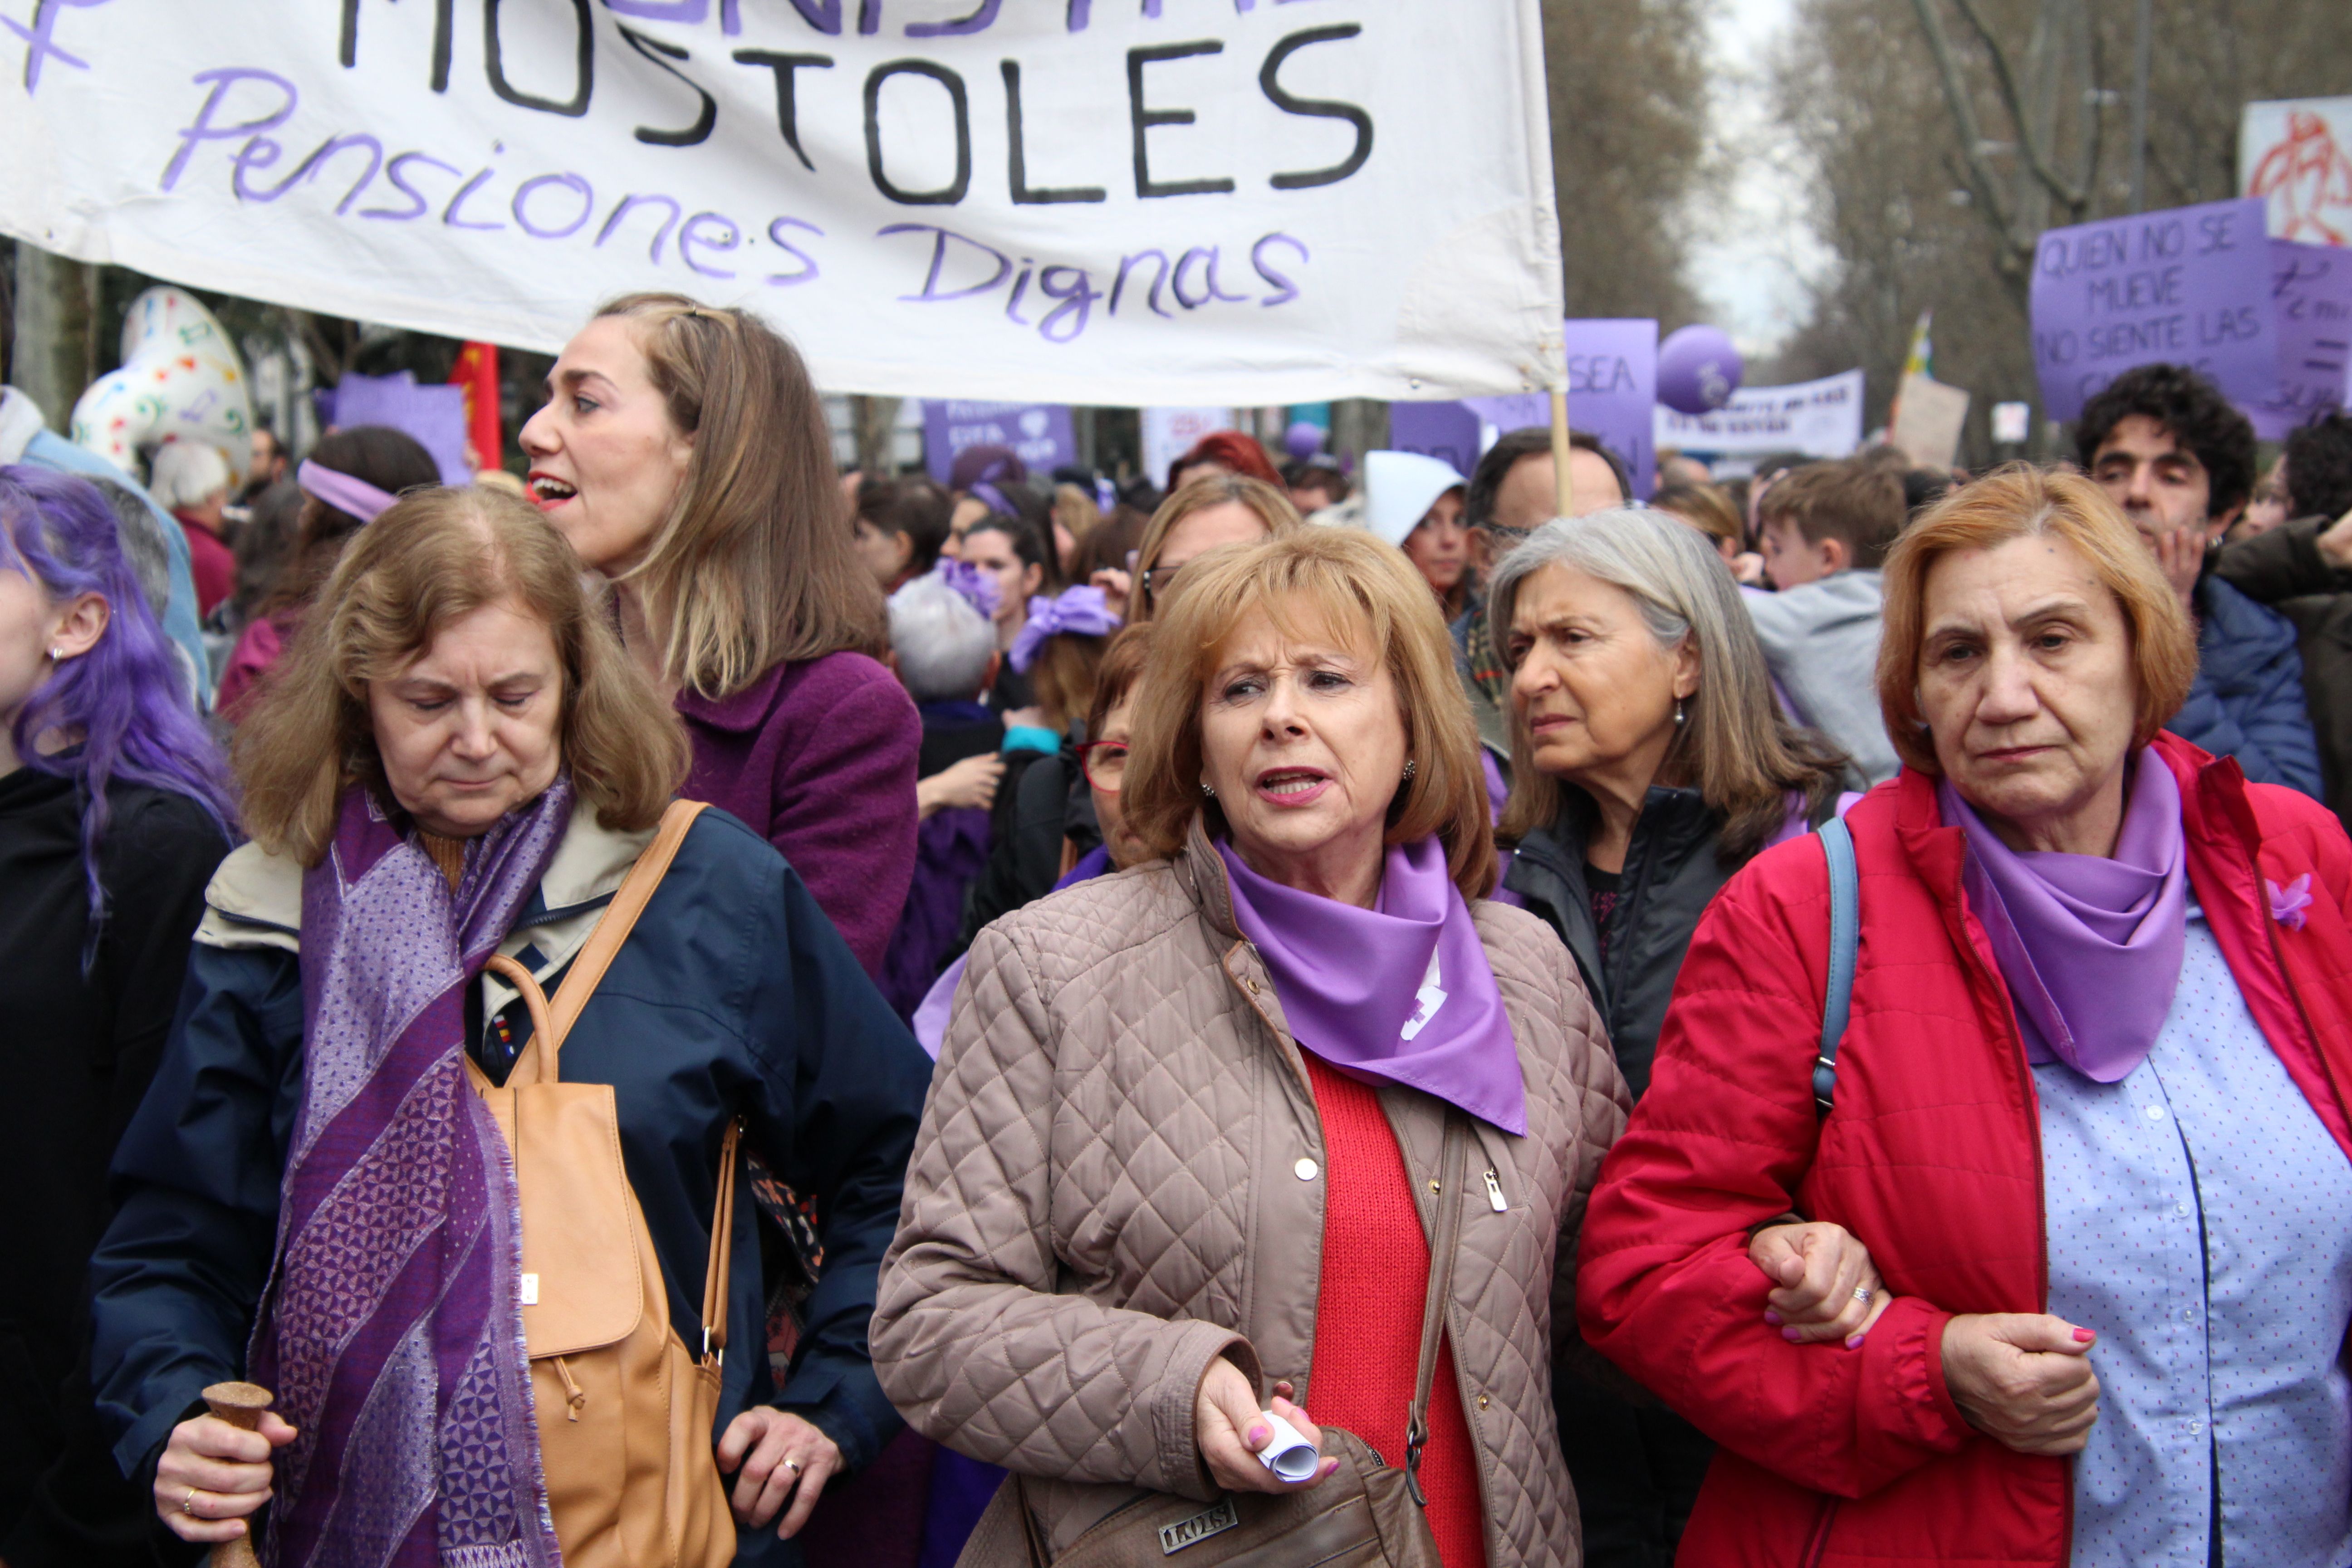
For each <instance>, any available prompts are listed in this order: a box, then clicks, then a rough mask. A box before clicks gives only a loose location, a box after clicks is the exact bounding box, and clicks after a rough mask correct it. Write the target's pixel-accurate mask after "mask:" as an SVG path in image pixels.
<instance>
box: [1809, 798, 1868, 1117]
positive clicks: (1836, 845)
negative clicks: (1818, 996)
mask: <svg viewBox="0 0 2352 1568" xmlns="http://www.w3.org/2000/svg"><path fill="white" fill-rule="evenodd" d="M1817 837H1820V839H1821V841H1822V855H1824V856H1825V857H1827V858H1828V860H1829V863H1830V983H1829V988H1828V990H1827V991H1826V992H1825V993H1824V994H1823V995H1822V1053H1821V1055H1820V1056H1819V1057H1817V1058H1814V1060H1813V1103H1814V1104H1815V1105H1816V1106H1817V1107H1819V1108H1820V1110H1821V1113H1822V1116H1824V1117H1826V1116H1828V1115H1829V1113H1830V1108H1831V1106H1832V1104H1833V1103H1834V1102H1835V1101H1836V1100H1837V1053H1838V1042H1839V1041H1840V1040H1842V1039H1843V1038H1844V1037H1845V1020H1846V1012H1847V1010H1848V1008H1849V1007H1851V1006H1852V1005H1853V963H1854V954H1855V952H1857V950H1858V949H1859V948H1860V947H1861V945H1862V872H1861V870H1860V868H1858V867H1856V866H1855V864H1854V858H1853V834H1851V833H1849V832H1847V831H1846V826H1845V819H1844V818H1843V817H1837V816H1832V817H1831V818H1830V819H1829V820H1828V821H1827V822H1824V823H1822V826H1821V831H1820V833H1819V834H1818V836H1817Z"/></svg>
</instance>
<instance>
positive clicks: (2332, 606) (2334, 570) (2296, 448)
mask: <svg viewBox="0 0 2352 1568" xmlns="http://www.w3.org/2000/svg"><path fill="white" fill-rule="evenodd" d="M2281 467H2282V468H2284V474H2283V475H2282V476H2281V478H2282V479H2284V486H2285V491H2286V515H2287V521H2285V522H2284V523H2282V524H2280V525H2279V526H2278V527H2276V528H2274V529H2272V530H2270V531H2267V532H2263V533H2258V534H2256V535H2254V536H2253V537H2252V538H2241V539H2239V540H2237V541H2236V542H2233V543H2231V545H2230V546H2229V548H2227V549H2225V550H2223V551H2222V552H2221V554H2220V558H2219V560H2218V562H2217V563H2216V564H2215V566H2214V568H2213V574H2214V575H2215V576H2217V577H2219V578H2220V579H2221V581H2222V582H2224V583H2226V584H2229V585H2230V586H2231V587H2232V588H2235V589H2237V590H2238V591H2239V592H2240V593H2242V594H2244V595H2246V596H2247V597H2249V598H2252V599H2254V600H2256V601H2257V602H2259V603H2261V604H2264V605H2271V606H2272V607H2273V608H2274V609H2276V610H2277V611H2278V612H2279V613H2280V614H2282V615H2284V616H2286V618H2287V619H2288V620H2290V621H2292V622H2293V623H2294V628H2295V631H2296V633H2297V634H2298V636H2299V637H2300V639H2301V642H2302V652H2303V695H2304V700H2305V703H2306V705H2307V707H2308V710H2309V712H2310V715H2311V728H2312V732H2313V734H2314V735H2315V737H2316V739H2317V740H2318V742H2319V771H2320V774H2321V776H2322V778H2323V779H2324V780H2325V781H2326V786H2327V796H2326V799H2327V804H2328V806H2329V808H2330V809H2331V810H2333V811H2334V812H2335V813H2336V816H2339V817H2341V818H2343V820H2344V822H2345V825H2346V826H2347V827H2348V828H2352V414H2344V413H2332V414H2325V415H2322V416H2319V417H2318V418H2316V419H2314V420H2313V421H2311V422H2310V423H2309V424H2307V425H2305V426H2303V427H2302V428H2301V429H2299V430H2297V431H2295V432H2294V434H2293V435H2291V436H2289V437H2287V438H2286V456H2285V458H2284V460H2283V461H2282V463H2281Z"/></svg>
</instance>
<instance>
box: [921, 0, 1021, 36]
mask: <svg viewBox="0 0 2352 1568" xmlns="http://www.w3.org/2000/svg"><path fill="white" fill-rule="evenodd" d="M1003 5H1004V0H980V8H979V9H978V10H976V11H974V12H972V14H971V16H960V17H958V18H957V19H956V20H954V21H952V22H909V23H908V24H907V37H910V38H943V37H955V36H957V35H960V34H963V33H979V32H985V31H986V30H987V28H988V26H989V24H990V23H992V22H993V21H995V20H996V13H997V12H998V11H999V10H1001V9H1002V8H1003Z"/></svg>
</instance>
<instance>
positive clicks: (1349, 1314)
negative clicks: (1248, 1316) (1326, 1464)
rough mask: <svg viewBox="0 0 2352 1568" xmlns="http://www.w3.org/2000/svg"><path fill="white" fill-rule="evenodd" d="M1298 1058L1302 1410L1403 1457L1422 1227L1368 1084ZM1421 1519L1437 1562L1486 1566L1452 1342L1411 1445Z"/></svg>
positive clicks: (1425, 1254) (1417, 1324)
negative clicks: (1304, 1132) (1317, 1218)
mask: <svg viewBox="0 0 2352 1568" xmlns="http://www.w3.org/2000/svg"><path fill="white" fill-rule="evenodd" d="M1300 1055H1301V1056H1302V1057H1304V1058H1306V1062H1307V1077H1308V1078H1309V1079H1312V1080H1313V1082H1314V1085H1315V1109H1316V1110H1317V1111H1318V1112H1319V1113H1320V1114H1321V1116H1322V1118H1323V1156H1324V1160H1325V1170H1324V1173H1323V1174H1324V1179H1325V1180H1326V1181H1328V1183H1329V1184H1330V1186H1329V1188H1328V1190H1327V1192H1326V1193H1325V1195H1324V1207H1323V1280H1322V1285H1321V1288H1320V1289H1319V1290H1318V1292H1317V1295H1316V1299H1315V1373H1314V1383H1313V1386H1312V1387H1311V1388H1310V1390H1309V1393H1310V1394H1311V1395H1312V1397H1313V1399H1314V1402H1315V1403H1314V1405H1313V1406H1312V1407H1311V1408H1310V1409H1309V1410H1308V1412H1307V1414H1308V1415H1310V1416H1312V1417H1313V1418H1314V1420H1315V1421H1316V1422H1317V1424H1318V1425H1322V1426H1339V1427H1343V1428H1345V1429H1346V1430H1348V1431H1349V1432H1353V1433H1354V1434H1355V1435H1356V1436H1359V1437H1361V1438H1362V1439H1363V1440H1364V1441H1365V1442H1367V1443H1370V1445H1371V1446H1372V1447H1373V1448H1374V1449H1375V1450H1377V1451H1378V1452H1379V1454H1380V1456H1381V1458H1383V1459H1386V1460H1387V1461H1388V1462H1389V1463H1390V1464H1391V1465H1397V1466H1402V1465H1403V1463H1404V1458H1405V1453H1404V1422H1405V1412H1406V1410H1407V1409H1408V1408H1409V1407H1410V1406H1411V1405H1412V1378H1413V1373H1415V1372H1417V1371H1419V1370H1420V1366H1419V1363H1420V1360H1421V1316H1422V1312H1423V1308H1424V1306H1425V1305H1426V1303H1427V1300H1428V1295H1429V1238H1428V1237H1425V1236H1423V1234H1422V1229H1421V1215H1420V1213H1419V1211H1417V1210H1416V1209H1415V1208H1414V1207H1413V1203H1412V1189H1411V1187H1410V1185H1409V1184H1408V1178H1407V1177H1406V1175H1405V1170H1404V1155H1403V1154H1402V1152H1399V1150H1398V1148H1397V1141H1396V1132H1395V1131H1394V1129H1392V1128H1391V1127H1390V1126H1389V1120H1388V1118H1387V1117H1386V1116H1385V1115H1383V1114H1382V1113H1381V1101H1380V1097H1379V1095H1378V1094H1377V1093H1376V1092H1374V1091H1373V1090H1372V1089H1370V1088H1369V1087H1367V1086H1366V1085H1364V1084H1360V1083H1359V1082H1357V1081H1356V1080H1355V1079H1351V1078H1349V1077H1348V1076H1347V1075H1346V1074H1344V1073H1341V1072H1339V1070H1338V1069H1336V1068H1331V1067H1328V1066H1326V1065H1325V1064H1324V1063H1323V1062H1321V1061H1319V1060H1318V1059H1317V1058H1315V1057H1314V1056H1313V1055H1312V1054H1310V1053H1307V1052H1301V1053H1300ZM1421 1485H1422V1489H1423V1491H1424V1492H1425V1493H1427V1494H1428V1497H1429V1525H1430V1529H1431V1531H1433V1532H1434V1533H1435V1535H1436V1537H1437V1550H1438V1555H1439V1557H1440V1558H1441V1559H1442V1560H1443V1561H1444V1563H1445V1564H1446V1568H1486V1533H1485V1527H1486V1509H1485V1507H1484V1506H1483V1505H1482V1504H1481V1503H1480V1502H1479V1500H1478V1461H1477V1457H1476V1455H1475V1453H1474V1452H1473V1451H1472V1449H1471V1447H1470V1424H1469V1422H1468V1420H1467V1419H1466V1418H1465V1416H1464V1415H1463V1414H1462V1391H1461V1389H1460V1387H1459V1386H1458V1385H1457V1384H1455V1383H1454V1346H1453V1344H1452V1343H1451V1342H1450V1341H1441V1342H1439V1344H1438V1347H1437V1375H1436V1378H1435V1380H1434V1381H1433V1383H1432V1384H1431V1385H1430V1391H1429V1443H1428V1446H1427V1447H1423V1449H1422V1452H1421Z"/></svg>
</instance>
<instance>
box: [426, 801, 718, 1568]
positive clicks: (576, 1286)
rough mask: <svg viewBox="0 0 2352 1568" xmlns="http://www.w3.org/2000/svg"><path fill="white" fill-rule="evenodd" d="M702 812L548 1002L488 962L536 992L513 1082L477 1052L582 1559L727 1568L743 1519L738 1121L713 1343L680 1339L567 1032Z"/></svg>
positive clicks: (641, 874) (706, 1292)
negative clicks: (496, 1076)
mask: <svg viewBox="0 0 2352 1568" xmlns="http://www.w3.org/2000/svg"><path fill="white" fill-rule="evenodd" d="M701 810H702V807H701V805H699V804H698V803H695V802H691V801H678V802H676V803H674V804H673V805H671V806H670V808H669V810H668V811H667V813H665V814H664V816H663V817H662V823H661V831H660V832H659V833H658V834H657V835H656V837H655V838H654V842H653V844H652V846H651V847H648V848H647V849H646V852H645V854H644V855H643V856H641V857H639V858H638V860H637V863H636V865H635V867H634V868H632V869H631V870H630V872H629V875H628V879H626V880H625V881H624V882H623V883H622V884H621V890H620V891H619V892H618V893H616V894H615V895H614V898H613V902H612V904H611V905H610V907H608V908H607V909H606V910H605V911H604V919H602V920H601V921H598V922H597V924H596V929H595V931H594V932H593V933H592V934H591V935H590V937H589V939H588V942H587V945H586V946H584V947H583V948H582V949H581V950H580V954H579V956H578V957H577V958H575V959H573V960H572V968H571V973H569V974H568V975H566V976H565V978H564V982H563V984H562V986H561V987H559V988H558V990H557V991H556V994H555V1000H554V1003H553V1004H552V1005H550V1004H549V1002H548V1000H547V997H546V995H545V994H544V993H542V992H541V990H540V987H539V984H538V982H537V981H535V980H533V979H532V978H531V976H530V972H529V971H528V970H526V969H524V968H523V967H522V965H520V964H519V963H516V962H515V961H514V960H512V959H510V958H507V957H504V956H503V955H501V956H499V957H496V958H493V959H491V960H490V963H489V967H490V968H491V969H493V970H495V971H497V972H498V973H499V974H500V975H503V976H504V977H505V978H506V979H507V980H508V981H509V982H510V983H512V984H513V985H514V986H515V987H516V988H517V989H518V990H520V992H521V993H522V996H523V1001H524V1004H525V1005H527V1006H528V1007H529V1008H530V1043H529V1044H527V1045H526V1046H525V1047H523V1051H522V1055H521V1056H520V1058H518V1059H517V1060H516V1062H515V1066H514V1070H513V1071H512V1072H510V1073H509V1074H508V1075H507V1081H506V1083H505V1084H504V1085H503V1086H498V1085H493V1084H492V1083H491V1082H490V1081H489V1079H488V1076H487V1075H486V1074H484V1073H483V1072H482V1070H481V1069H480V1068H478V1067H475V1066H474V1065H473V1063H472V1062H471V1061H470V1059H469V1060H468V1062H467V1067H468V1068H469V1069H470V1070H471V1071H472V1074H473V1083H474V1088H475V1089H476V1091H477V1092H478V1093H479V1094H480V1095H481V1096H482V1098H483V1099H484V1100H486V1101H488V1105H489V1109H490V1114H491V1115H492V1117H493V1118H495V1119H496V1120H497V1121H498V1124H499V1131H500V1132H502V1133H504V1134H505V1135H506V1141H507V1148H508V1149H509V1152H511V1153H512V1155H513V1157H514V1172H515V1187H516V1190H517V1192H518V1194H520V1199H521V1207H522V1327H523V1339H524V1342H525V1346H526V1348H527V1350H528V1351H529V1352H530V1387H531V1398H532V1403H533V1404H534V1405H535V1406H536V1408H537V1412H538V1420H539V1447H540V1460H541V1467H542V1468H543V1469H544V1471H545V1473H546V1476H547V1501H548V1508H549V1511H550V1512H551V1514H552V1515H553V1517H554V1521H555V1539H556V1542H557V1544H558V1545H559V1546H561V1547H562V1551H563V1561H564V1563H565V1564H566V1565H567V1568H656V1565H658V1568H726V1565H727V1564H729V1563H732V1562H734V1560H735V1521H734V1519H733V1517H732V1515H730V1513H729V1511H728V1507H727V1490H726V1485H725V1483H724V1482H723V1481H722V1480H721V1479H719V1463H718V1460H717V1459H716V1458H714V1457H713V1455H712V1452H711V1428H712V1426H713V1425H714V1424H715V1422H716V1421H717V1419H718V1415H719V1365H720V1363H721V1362H722V1361H723V1360H724V1357H725V1352H726V1348H727V1264H728V1249H729V1246H730V1242H731V1240H732V1224H731V1222H732V1220H733V1217H734V1212H735V1202H734V1200H735V1163H736V1161H735V1153H736V1144H737V1142H738V1141H739V1139H740V1134H741V1131H742V1129H741V1126H740V1123H730V1125H729V1127H728V1129H727V1135H726V1138H725V1140H724V1141H723V1142H722V1143H721V1145H720V1148H719V1201H718V1206H717V1209H716V1211H715V1212H714V1214H713V1215H712V1216H711V1223H710V1261H709V1269H708V1270H707V1272H706V1275H705V1278H704V1282H703V1290H702V1322H703V1331H702V1353H701V1354H700V1355H699V1356H697V1355H695V1354H693V1353H692V1352H689V1351H688V1349H687V1348H686V1346H685V1345H684V1344H682V1343H680V1342H679V1341H678V1337H677V1334H676V1333H674V1332H672V1331H671V1329H670V1318H669V1295H668V1292H667V1289H666V1288H665V1286H664V1285H663V1282H662V1274H661V1261H660V1259H659V1258H656V1256H655V1255H654V1247H653V1237H652V1235H651V1234H650V1233H649V1232H648V1231H647V1230H646V1216H645V1215H644V1213H643V1211H642V1210H640V1209H639V1208H638V1206H637V1197H636V1194H635V1192H634V1191H633V1190H632V1189H631V1188H630V1186H629V1178H628V1174H627V1172H626V1170H625V1168H624V1166H623V1165H622V1163H621V1130H620V1121H619V1118H618V1116H617V1114H616V1111H615V1108H614V1099H613V1089H612V1086H611V1085H610V1084H602V1083H565V1082H563V1081H562V1075H561V1073H560V1071H559V1065H560V1060H561V1052H562V1045H563V1039H564V1037H565V1036H566V1035H567V1034H569V1033H570V1032H571V1029H572V1024H573V1023H574V1022H576V1021H577V1020H578V1019H579V1016H580V1013H581V1010H582V1009H583V1007H585V1006H586V1005H587V1003H588V998H589V996H590V995H591V994H593V993H594V991H595V989H596V985H597V983H598V982H599V981H601V980H603V979H604V971H605V969H606V967H607V966H608V965H610V964H611V963H612V962H613V956H614V953H616V952H619V951H620V948H621V944H622V943H623V942H625V941H626V940H627V939H628V935H629V931H630V929H631V928H632V927H633V926H635V924H636V921H637V916H638V915H640V914H641V913H643V912H644V910H645V907H646V900H649V899H651V898H652V897H653V893H654V889H656V888H657V887H659V886H660V885H661V879H662V877H663V875H664V874H665V873H666V872H667V870H668V869H669V865H670V861H671V859H672V858H674V857H675V856H676V855H677V847H678V845H679V843H680V842H681V841H683V840H684V838H685V837H686V830H687V828H688V826H691V825H692V824H693V821H694V818H695V816H696V815H697V814H698V813H699V812H700V811H701Z"/></svg>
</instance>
